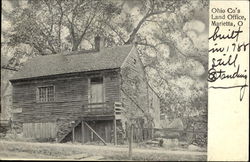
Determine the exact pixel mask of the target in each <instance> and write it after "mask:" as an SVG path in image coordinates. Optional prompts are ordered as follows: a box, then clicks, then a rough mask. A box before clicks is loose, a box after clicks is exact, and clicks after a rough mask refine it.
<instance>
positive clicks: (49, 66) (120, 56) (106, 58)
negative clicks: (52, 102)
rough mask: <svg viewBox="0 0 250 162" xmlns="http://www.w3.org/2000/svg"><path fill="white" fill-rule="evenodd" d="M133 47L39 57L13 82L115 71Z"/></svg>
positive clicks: (25, 67) (31, 60) (28, 64)
mask: <svg viewBox="0 0 250 162" xmlns="http://www.w3.org/2000/svg"><path fill="white" fill-rule="evenodd" d="M132 48H133V45H123V46H117V47H112V48H102V49H101V50H100V51H98V52H97V51H96V52H94V51H93V52H87V53H86V52H76V53H72V54H55V55H46V56H37V57H34V58H32V59H30V60H28V61H27V62H26V64H25V65H24V67H23V68H22V69H20V71H18V72H17V73H16V74H15V75H14V76H13V78H11V81H12V80H19V79H28V78H35V77H41V76H50V75H57V74H66V73H75V72H87V71H94V70H104V69H115V68H119V67H121V66H122V64H123V62H124V61H125V59H126V58H127V56H128V55H129V53H130V51H131V50H132Z"/></svg>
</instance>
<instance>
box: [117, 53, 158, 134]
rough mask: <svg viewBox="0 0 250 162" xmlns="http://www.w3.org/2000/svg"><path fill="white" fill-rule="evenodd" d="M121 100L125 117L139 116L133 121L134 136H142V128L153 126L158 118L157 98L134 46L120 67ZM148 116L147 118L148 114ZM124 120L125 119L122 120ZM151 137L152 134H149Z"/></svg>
mask: <svg viewBox="0 0 250 162" xmlns="http://www.w3.org/2000/svg"><path fill="white" fill-rule="evenodd" d="M121 76H122V78H121V82H122V85H121V100H122V103H123V105H124V107H125V110H126V113H124V116H125V119H126V118H127V120H128V122H130V121H129V120H130V119H129V118H130V117H132V118H138V119H139V118H141V119H140V120H141V121H143V124H139V123H140V122H135V125H134V126H135V127H136V131H135V132H134V136H135V138H137V137H138V139H139V137H140V136H142V135H143V134H145V133H143V130H145V129H144V128H149V129H151V128H153V127H154V124H153V122H155V123H156V125H157V124H158V123H157V122H158V120H159V119H160V109H159V98H158V96H157V95H156V94H155V93H154V91H153V90H152V89H151V88H150V87H149V85H148V82H147V78H146V73H145V71H144V68H143V64H142V62H141V60H140V58H139V56H138V54H137V51H136V49H135V48H134V49H133V50H132V51H131V54H130V55H129V57H128V58H127V59H126V62H125V64H124V65H123V66H122V69H121ZM149 115H150V117H149V118H148V116H149ZM124 121H125V120H124ZM151 134H152V133H151ZM151 137H152V135H151ZM142 139H144V138H142Z"/></svg>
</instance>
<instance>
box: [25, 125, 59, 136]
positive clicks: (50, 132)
mask: <svg viewBox="0 0 250 162" xmlns="http://www.w3.org/2000/svg"><path fill="white" fill-rule="evenodd" d="M23 135H24V137H27V138H35V139H36V138H55V137H56V123H23Z"/></svg>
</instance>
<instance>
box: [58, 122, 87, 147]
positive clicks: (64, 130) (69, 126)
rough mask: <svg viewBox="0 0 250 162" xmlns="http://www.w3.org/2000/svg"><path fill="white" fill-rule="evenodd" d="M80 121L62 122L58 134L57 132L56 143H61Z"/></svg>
mask: <svg viewBox="0 0 250 162" xmlns="http://www.w3.org/2000/svg"><path fill="white" fill-rule="evenodd" d="M81 121H82V120H80V119H76V120H73V121H67V122H63V124H59V127H58V132H57V141H58V142H60V143H61V142H63V140H64V139H65V137H66V136H67V135H68V134H69V133H71V132H72V130H73V128H75V127H76V126H77V125H78V124H80V123H81Z"/></svg>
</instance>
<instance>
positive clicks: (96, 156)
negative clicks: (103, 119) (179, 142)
mask: <svg viewBox="0 0 250 162" xmlns="http://www.w3.org/2000/svg"><path fill="white" fill-rule="evenodd" d="M135 147H136V146H135ZM206 158H207V154H206V152H195V151H183V150H182V151H181V150H178V151H177V150H176V151H170V150H166V149H163V148H158V147H154V148H152V147H151V148H150V149H149V148H139V147H137V148H133V160H144V161H145V160H150V161H151V160H153V161H155V160H157V161H159V160H164V161H168V160H171V161H172V160H176V161H184V160H185V161H190V160H192V161H206ZM3 159H18V160H21V159H36V160H37V159H57V160H58V159H66V160H128V146H126V145H122V146H119V145H118V146H114V145H108V146H103V145H81V144H72V143H65V144H59V143H38V142H16V141H3V140H0V160H3Z"/></svg>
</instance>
